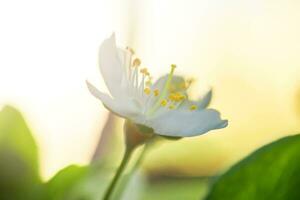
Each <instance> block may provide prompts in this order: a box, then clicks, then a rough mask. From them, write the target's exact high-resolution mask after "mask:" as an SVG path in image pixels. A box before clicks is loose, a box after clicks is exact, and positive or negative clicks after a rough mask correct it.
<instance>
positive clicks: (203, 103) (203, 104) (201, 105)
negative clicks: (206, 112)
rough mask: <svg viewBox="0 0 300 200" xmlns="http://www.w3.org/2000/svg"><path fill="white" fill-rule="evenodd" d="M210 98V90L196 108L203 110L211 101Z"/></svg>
mask: <svg viewBox="0 0 300 200" xmlns="http://www.w3.org/2000/svg"><path fill="white" fill-rule="evenodd" d="M211 98H212V89H210V90H209V91H208V92H207V93H206V94H205V95H204V96H203V97H202V98H201V99H200V100H199V101H198V103H197V104H196V105H197V106H198V109H204V108H206V107H207V106H208V105H209V104H210V101H211Z"/></svg>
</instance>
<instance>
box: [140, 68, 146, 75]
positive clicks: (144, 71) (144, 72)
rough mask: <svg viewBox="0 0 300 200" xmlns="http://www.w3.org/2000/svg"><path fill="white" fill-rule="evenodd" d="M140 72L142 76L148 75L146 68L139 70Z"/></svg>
mask: <svg viewBox="0 0 300 200" xmlns="http://www.w3.org/2000/svg"><path fill="white" fill-rule="evenodd" d="M140 72H141V73H142V74H144V75H146V74H147V73H148V69H147V68H143V69H141V70H140Z"/></svg>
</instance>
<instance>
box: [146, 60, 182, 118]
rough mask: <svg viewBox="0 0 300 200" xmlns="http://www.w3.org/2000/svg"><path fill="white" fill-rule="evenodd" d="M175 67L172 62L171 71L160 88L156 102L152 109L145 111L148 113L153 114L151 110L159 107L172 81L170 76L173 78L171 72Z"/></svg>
mask: <svg viewBox="0 0 300 200" xmlns="http://www.w3.org/2000/svg"><path fill="white" fill-rule="evenodd" d="M175 68H176V65H174V64H172V65H171V71H170V73H169V76H168V79H167V81H166V83H165V85H164V88H163V89H162V92H161V94H160V96H159V98H158V99H157V101H156V103H155V104H154V106H153V107H152V109H150V110H149V112H148V113H147V114H148V115H151V114H153V112H155V111H156V110H157V109H158V108H159V107H160V105H161V104H160V103H161V101H162V100H163V99H164V98H165V97H166V95H167V91H168V89H169V87H170V84H171V82H172V78H173V74H174V70H175Z"/></svg>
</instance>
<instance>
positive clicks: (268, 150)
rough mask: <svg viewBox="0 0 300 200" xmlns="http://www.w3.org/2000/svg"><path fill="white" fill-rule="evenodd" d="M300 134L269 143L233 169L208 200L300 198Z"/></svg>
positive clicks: (219, 181) (222, 179) (224, 176)
mask: <svg viewBox="0 0 300 200" xmlns="http://www.w3.org/2000/svg"><path fill="white" fill-rule="evenodd" d="M299 186H300V135H295V136H289V137H285V138H283V139H280V140H278V141H275V142H273V143H271V144H268V145H266V146H264V147H262V148H260V149H259V150H257V151H255V152H254V153H252V154H251V155H250V156H248V157H247V158H245V159H244V160H242V161H241V162H239V163H238V164H236V165H235V166H233V167H232V168H231V169H230V170H229V171H227V172H226V173H225V174H224V175H223V176H221V177H220V178H219V179H218V180H217V181H216V183H215V184H214V185H213V187H212V189H211V192H210V193H209V195H208V196H207V198H206V200H226V199H228V200H229V199H230V200H248V199H249V200H253V199H255V200H262V199H264V200H265V199H272V200H285V199H288V200H293V199H295V200H296V199H300V190H299Z"/></svg>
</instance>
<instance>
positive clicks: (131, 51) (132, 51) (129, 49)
mask: <svg viewBox="0 0 300 200" xmlns="http://www.w3.org/2000/svg"><path fill="white" fill-rule="evenodd" d="M126 49H127V50H128V51H130V53H131V54H134V53H135V52H134V50H133V49H132V48H130V47H126Z"/></svg>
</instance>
